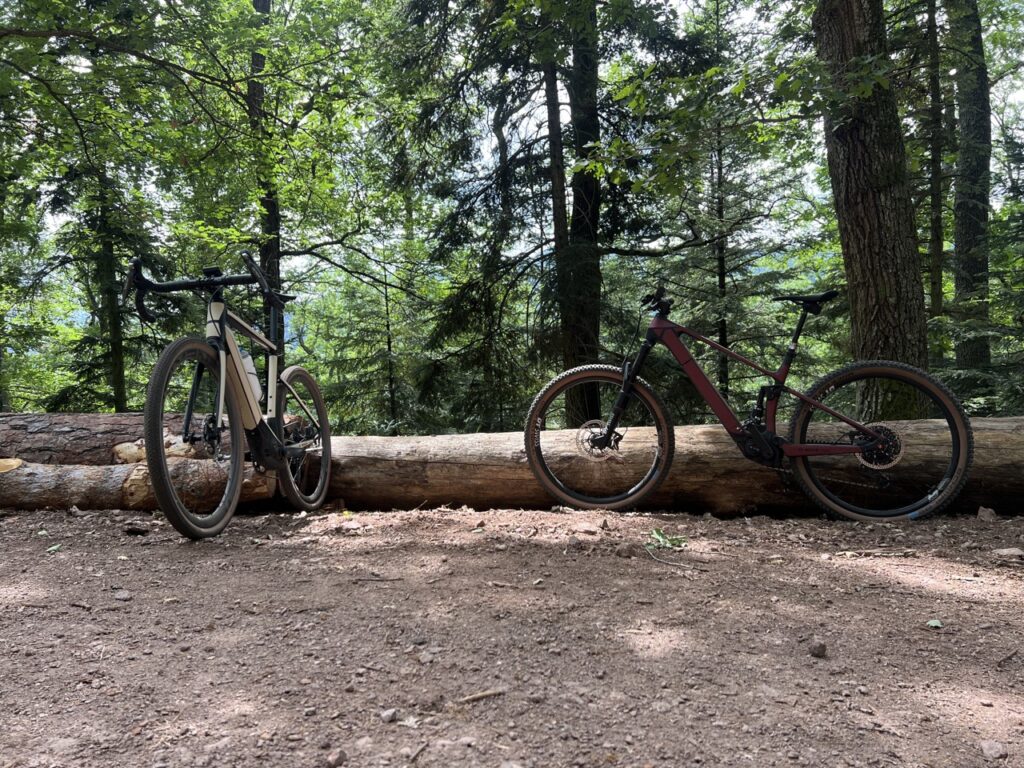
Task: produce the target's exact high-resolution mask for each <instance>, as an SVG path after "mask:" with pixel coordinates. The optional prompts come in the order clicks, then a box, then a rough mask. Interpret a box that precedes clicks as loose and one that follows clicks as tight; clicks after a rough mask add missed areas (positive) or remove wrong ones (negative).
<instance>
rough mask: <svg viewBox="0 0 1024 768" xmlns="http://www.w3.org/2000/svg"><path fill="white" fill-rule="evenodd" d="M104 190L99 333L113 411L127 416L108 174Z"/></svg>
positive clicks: (98, 276)
mask: <svg viewBox="0 0 1024 768" xmlns="http://www.w3.org/2000/svg"><path fill="white" fill-rule="evenodd" d="M99 182H100V184H101V185H102V187H103V189H102V191H101V193H100V194H101V195H102V198H103V202H102V203H100V207H99V211H98V218H97V221H96V224H97V226H96V229H97V231H96V236H97V238H98V239H99V248H100V250H99V254H98V255H97V259H96V282H97V288H98V292H99V299H100V306H99V318H100V334H101V336H102V337H105V338H106V339H107V341H108V342H109V343H110V355H109V357H108V361H107V384H108V385H109V386H110V393H111V395H112V396H113V403H112V404H113V406H114V411H115V412H117V413H124V412H125V411H127V410H128V388H127V386H126V384H125V376H124V333H123V329H122V328H121V303H120V300H119V296H118V293H119V292H120V290H121V284H120V281H119V280H118V279H117V256H116V254H115V252H114V232H113V229H114V222H113V221H112V211H111V208H110V205H109V204H108V203H107V202H106V200H107V195H108V194H109V192H108V189H107V187H108V185H109V184H110V181H109V180H108V179H107V178H106V176H105V175H101V176H100V180H99Z"/></svg>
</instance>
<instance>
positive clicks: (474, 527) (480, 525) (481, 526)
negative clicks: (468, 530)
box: [473, 520, 484, 530]
mask: <svg viewBox="0 0 1024 768" xmlns="http://www.w3.org/2000/svg"><path fill="white" fill-rule="evenodd" d="M483 527H484V521H483V520H481V521H480V522H478V523H477V524H476V525H474V526H473V529H474V530H479V529H480V528H483Z"/></svg>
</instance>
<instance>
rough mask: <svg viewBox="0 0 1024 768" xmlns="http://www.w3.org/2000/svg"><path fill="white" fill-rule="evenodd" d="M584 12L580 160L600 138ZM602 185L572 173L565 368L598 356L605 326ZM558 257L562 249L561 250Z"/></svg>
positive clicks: (575, 86)
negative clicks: (602, 266) (601, 220)
mask: <svg viewBox="0 0 1024 768" xmlns="http://www.w3.org/2000/svg"><path fill="white" fill-rule="evenodd" d="M579 7H580V8H581V10H582V12H581V13H580V14H579V19H578V20H577V21H576V23H575V25H574V29H573V41H572V65H571V67H570V69H569V77H568V81H567V83H566V90H567V91H568V92H569V112H570V116H571V120H572V128H573V145H574V149H575V154H576V160H577V162H582V161H586V160H587V159H588V158H589V157H590V156H591V155H592V154H593V153H594V148H593V146H592V145H594V144H595V143H596V142H598V141H600V139H601V123H600V119H599V114H598V108H597V84H598V71H597V69H598V51H597V6H596V3H595V2H594V0H579ZM600 214H601V185H600V183H599V182H598V179H597V176H596V175H594V173H593V171H590V170H587V169H581V170H578V171H576V172H575V173H573V175H572V217H571V218H570V219H569V244H568V247H567V248H566V249H565V251H564V252H563V254H562V260H563V261H564V266H563V268H561V269H560V270H559V271H560V273H561V274H562V275H563V276H564V280H563V281H562V285H561V286H560V290H559V297H558V299H559V302H560V308H561V316H562V362H563V364H564V365H565V367H566V368H572V367H575V366H577V365H583V364H585V363H595V362H597V360H598V352H599V349H600V347H599V335H600V329H601V328H600V326H601V253H600V250H599V248H598V231H599V223H600ZM556 257H557V254H556Z"/></svg>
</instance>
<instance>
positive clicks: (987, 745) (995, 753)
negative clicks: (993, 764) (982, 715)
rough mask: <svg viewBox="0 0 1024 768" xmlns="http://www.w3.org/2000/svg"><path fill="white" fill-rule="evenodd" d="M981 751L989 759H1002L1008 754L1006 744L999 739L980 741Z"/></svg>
mask: <svg viewBox="0 0 1024 768" xmlns="http://www.w3.org/2000/svg"><path fill="white" fill-rule="evenodd" d="M978 746H979V747H981V753H982V754H983V755H984V756H985V757H987V758H988V759H989V760H1002V759H1003V758H1005V757H1006V756H1007V754H1008V753H1007V751H1006V746H1005V745H1004V744H1002V743H1001V742H998V741H991V740H989V739H984V740H982V741H979V742H978Z"/></svg>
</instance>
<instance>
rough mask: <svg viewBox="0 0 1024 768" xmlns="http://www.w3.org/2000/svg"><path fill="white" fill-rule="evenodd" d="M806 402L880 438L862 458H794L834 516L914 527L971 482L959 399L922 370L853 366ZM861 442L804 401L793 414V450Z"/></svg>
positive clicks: (798, 473) (968, 436)
mask: <svg viewBox="0 0 1024 768" xmlns="http://www.w3.org/2000/svg"><path fill="white" fill-rule="evenodd" d="M807 396H808V397H810V398H811V399H813V400H816V401H818V402H819V403H821V405H823V406H826V407H827V408H829V409H831V410H832V411H834V412H836V413H838V414H841V415H843V416H845V417H847V418H849V419H852V420H854V421H856V422H859V423H860V424H863V425H864V426H866V427H868V428H870V429H871V430H872V431H874V432H875V433H877V434H879V435H880V436H881V437H882V441H881V442H880V443H879V444H878V445H877V446H874V447H870V448H868V449H866V450H864V451H862V452H857V453H844V454H839V455H831V456H802V457H792V458H791V459H790V463H791V466H792V468H793V474H794V476H795V478H796V480H797V482H798V483H799V485H800V487H801V488H802V489H803V491H804V492H805V493H806V494H807V495H808V496H809V497H810V498H811V499H813V500H814V501H815V502H816V503H817V504H818V505H819V506H820V507H821V508H822V509H824V510H825V511H826V512H828V513H829V514H830V515H833V516H842V517H846V518H850V519H853V520H879V519H884V520H912V519H915V518H919V517H924V516H926V515H930V514H934V513H935V512H938V511H939V510H941V509H943V508H945V507H946V506H948V505H949V504H950V503H951V502H952V501H953V499H955V498H956V496H957V494H958V493H960V491H961V490H962V489H963V487H964V483H966V482H967V470H968V468H969V467H970V464H971V459H972V456H973V452H974V437H973V435H972V433H971V427H970V423H969V421H968V419H967V416H966V414H965V413H964V410H963V407H962V406H961V405H960V402H959V401H958V400H957V399H956V396H955V395H953V393H952V392H950V391H949V390H948V389H947V388H946V387H945V386H944V385H942V384H941V383H940V382H938V381H936V380H935V379H933V378H932V377H931V376H929V375H928V374H927V373H925V372H924V371H922V370H919V369H917V368H914V367H912V366H909V365H904V364H902V363H894V362H889V361H884V360H875V361H868V362H862V363H854V364H852V365H848V366H846V367H845V368H841V369H840V370H838V371H836V372H834V373H831V374H829V375H827V376H825V377H824V378H822V379H821V380H819V381H818V382H817V383H815V384H814V386H813V387H812V388H811V389H810V391H809V392H808V393H807ZM863 438H864V435H863V433H862V432H860V431H859V430H857V429H855V428H854V427H852V426H850V425H849V424H847V423H845V422H843V421H842V420H840V419H838V418H836V416H834V415H833V414H830V413H828V412H826V411H824V410H822V409H821V408H819V407H816V406H814V405H811V404H809V403H807V402H804V401H801V403H800V405H799V407H798V408H797V410H796V413H795V414H794V415H793V421H792V430H791V433H790V439H791V441H792V442H793V443H796V444H812V445H819V444H825V445H852V444H854V443H855V442H859V441H861V440H862V439H863Z"/></svg>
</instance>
